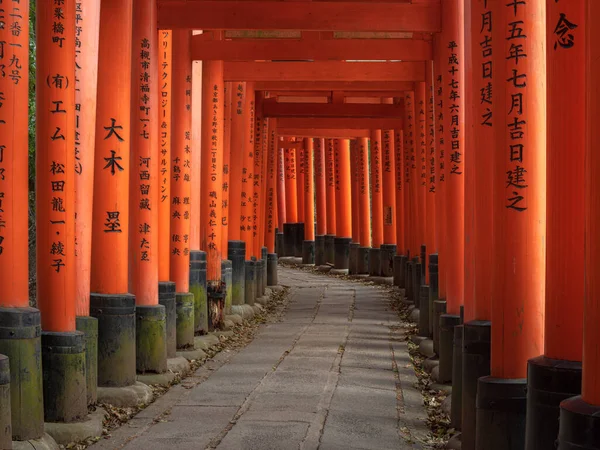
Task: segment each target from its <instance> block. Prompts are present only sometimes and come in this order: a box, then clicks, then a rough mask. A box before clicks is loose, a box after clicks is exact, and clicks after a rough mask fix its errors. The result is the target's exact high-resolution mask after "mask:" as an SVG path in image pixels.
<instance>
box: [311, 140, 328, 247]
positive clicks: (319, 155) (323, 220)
mask: <svg viewBox="0 0 600 450" xmlns="http://www.w3.org/2000/svg"><path fill="white" fill-rule="evenodd" d="M314 146H315V184H316V186H315V189H316V191H317V192H316V197H317V236H324V235H326V234H327V198H326V195H327V194H326V190H327V181H326V180H325V139H318V138H317V139H315V144H314Z"/></svg>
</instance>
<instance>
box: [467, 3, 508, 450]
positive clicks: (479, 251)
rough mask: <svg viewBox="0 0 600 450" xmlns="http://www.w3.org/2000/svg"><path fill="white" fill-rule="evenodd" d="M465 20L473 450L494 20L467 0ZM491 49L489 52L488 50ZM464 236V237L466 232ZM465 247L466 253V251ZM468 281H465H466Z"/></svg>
mask: <svg viewBox="0 0 600 450" xmlns="http://www.w3.org/2000/svg"><path fill="white" fill-rule="evenodd" d="M470 7H471V18H470V22H469V23H465V27H468V29H470V34H471V39H470V40H469V42H467V43H466V45H467V46H468V47H467V51H470V53H471V61H472V68H471V69H472V70H470V71H469V73H468V74H467V78H466V80H465V81H466V83H467V86H468V87H467V88H466V90H468V91H470V92H474V93H478V94H477V95H476V94H468V99H467V107H468V109H467V110H466V114H465V115H466V120H467V123H468V130H470V131H469V132H470V135H471V136H472V139H469V137H467V145H468V148H469V151H468V155H469V157H468V158H467V160H466V164H467V167H466V173H465V176H466V179H465V183H466V185H465V236H466V237H467V236H470V239H465V246H466V249H465V250H466V251H465V311H464V348H465V350H464V351H463V355H462V358H463V362H462V376H463V381H462V407H463V408H462V429H461V431H462V445H463V446H464V447H465V450H466V449H471V450H474V449H475V427H476V414H475V409H476V396H477V380H478V379H479V378H480V377H482V376H486V375H489V373H490V337H491V335H490V333H491V328H490V327H491V322H490V321H489V320H490V301H491V297H492V291H491V286H492V272H491V271H492V267H493V264H494V261H493V253H492V249H493V246H492V243H493V240H492V239H491V238H490V236H491V235H493V221H492V219H493V211H492V206H493V205H492V203H491V202H490V198H491V197H492V194H493V191H492V189H493V185H492V180H493V147H492V146H491V145H490V143H492V142H493V141H494V134H493V129H492V126H493V125H495V121H494V120H493V119H494V118H493V114H492V105H493V102H494V101H498V99H494V98H493V92H494V90H493V88H492V85H493V83H494V84H496V83H499V82H501V81H498V80H496V81H494V68H493V66H492V53H493V50H492V48H493V47H496V49H497V48H499V44H494V43H493V42H492V30H493V27H494V26H496V24H498V18H494V16H493V15H492V14H491V9H490V6H489V2H486V1H485V0H472V1H471V3H470ZM494 50H495V49H494ZM467 233H468V234H467ZM469 249H471V251H468V250H469ZM469 281H470V283H469Z"/></svg>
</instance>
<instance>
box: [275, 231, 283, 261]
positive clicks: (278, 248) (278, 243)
mask: <svg viewBox="0 0 600 450" xmlns="http://www.w3.org/2000/svg"><path fill="white" fill-rule="evenodd" d="M284 242H285V238H284V234H283V233H275V253H277V254H278V255H280V256H285V251H284V248H285V244H284Z"/></svg>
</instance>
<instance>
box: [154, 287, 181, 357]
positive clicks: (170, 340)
mask: <svg viewBox="0 0 600 450" xmlns="http://www.w3.org/2000/svg"><path fill="white" fill-rule="evenodd" d="M158 304H159V305H163V306H164V307H165V318H166V326H167V358H175V354H176V353H177V308H176V307H175V283H173V282H172V281H160V282H159V283H158Z"/></svg>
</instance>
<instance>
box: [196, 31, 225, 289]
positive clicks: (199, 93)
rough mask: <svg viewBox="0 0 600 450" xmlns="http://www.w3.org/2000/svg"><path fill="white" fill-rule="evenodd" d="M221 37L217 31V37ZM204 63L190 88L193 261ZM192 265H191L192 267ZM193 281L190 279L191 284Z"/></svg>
mask: <svg viewBox="0 0 600 450" xmlns="http://www.w3.org/2000/svg"><path fill="white" fill-rule="evenodd" d="M200 33H201V31H200V30H193V31H192V36H194V35H199V34H200ZM218 37H219V35H218V32H217V38H218ZM203 65H204V62H203V61H192V82H191V83H190V88H191V91H192V99H191V106H192V113H191V119H190V120H191V123H192V127H191V130H192V143H191V148H192V152H191V154H190V155H191V161H192V167H191V170H190V177H191V180H190V202H191V204H190V256H191V260H192V261H193V260H194V258H196V252H198V251H199V250H200V210H201V206H200V205H201V204H202V199H201V195H200V191H201V187H200V184H201V181H200V170H201V159H202V156H201V145H200V144H201V140H202V137H201V133H202V130H201V128H202V127H200V126H198V125H196V126H193V124H200V123H202V100H203V97H202V66H203ZM191 268H192V266H190V269H191ZM191 283H192V281H191V280H190V284H191Z"/></svg>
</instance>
